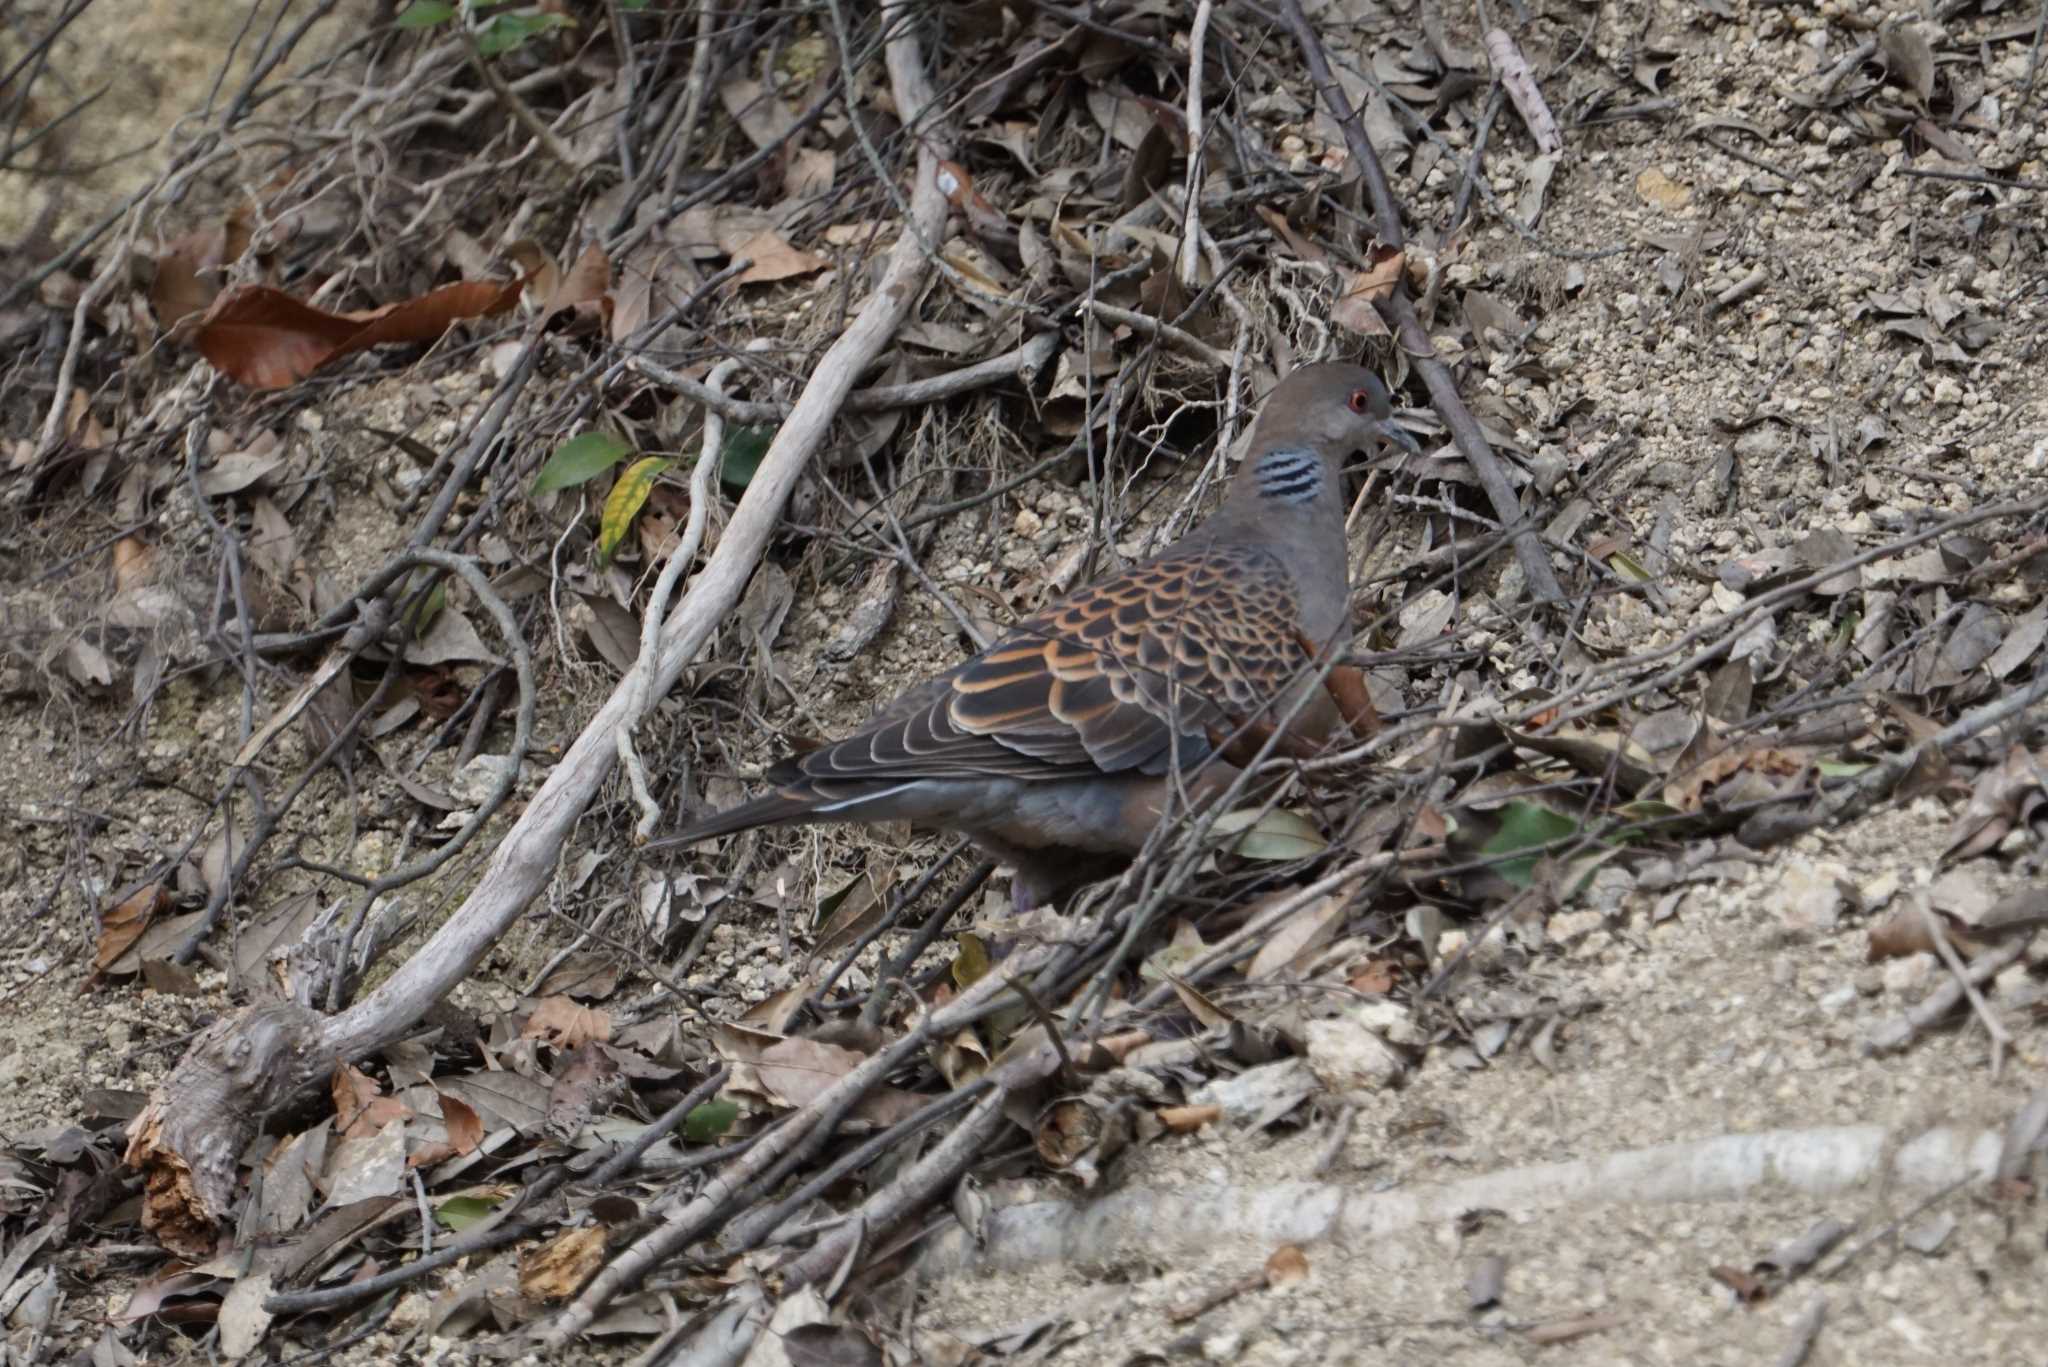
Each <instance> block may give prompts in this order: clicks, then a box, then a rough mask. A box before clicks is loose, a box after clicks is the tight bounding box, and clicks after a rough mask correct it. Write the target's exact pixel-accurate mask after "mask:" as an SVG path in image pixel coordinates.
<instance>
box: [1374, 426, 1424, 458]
mask: <svg viewBox="0 0 2048 1367" xmlns="http://www.w3.org/2000/svg"><path fill="white" fill-rule="evenodd" d="M1379 431H1380V440H1381V441H1384V442H1385V443H1386V444H1387V445H1388V446H1391V447H1398V448H1400V449H1401V450H1403V451H1406V452H1407V453H1408V454H1409V455H1411V456H1419V455H1421V454H1422V443H1421V442H1419V441H1417V440H1416V439H1415V434H1414V433H1413V432H1410V431H1409V430H1408V429H1407V428H1405V427H1403V426H1401V425H1400V424H1399V423H1397V422H1395V421H1394V420H1393V419H1392V418H1382V419H1380V423H1379Z"/></svg>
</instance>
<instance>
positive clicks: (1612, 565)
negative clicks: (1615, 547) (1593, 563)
mask: <svg viewBox="0 0 2048 1367" xmlns="http://www.w3.org/2000/svg"><path fill="white" fill-rule="evenodd" d="M1607 567H1608V568H1609V569H1611V570H1613V571H1614V572H1615V573H1616V574H1618V575H1620V576H1621V577H1622V578H1623V579H1626V580H1628V581H1629V582H1631V583H1635V584H1647V583H1649V582H1650V581H1651V580H1652V579H1655V578H1656V577H1657V576H1656V575H1654V574H1651V573H1650V572H1649V571H1648V570H1646V569H1644V568H1643V567H1642V564H1641V563H1640V562H1639V561H1637V560H1636V558H1635V557H1634V556H1632V555H1630V554H1629V553H1628V552H1626V551H1616V552H1614V553H1613V554H1612V555H1610V556H1608V557H1607Z"/></svg>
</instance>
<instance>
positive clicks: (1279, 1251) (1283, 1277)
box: [1266, 1244, 1308, 1286]
mask: <svg viewBox="0 0 2048 1367" xmlns="http://www.w3.org/2000/svg"><path fill="white" fill-rule="evenodd" d="M1307 1276H1308V1255H1307V1254H1306V1253H1303V1252H1302V1251H1301V1245H1299V1244H1282V1245H1280V1247H1278V1248H1276V1249H1274V1250H1273V1253H1272V1256H1270V1257H1268V1258H1267V1259H1266V1285H1268V1286H1291V1285H1293V1284H1294V1283H1295V1282H1298V1281H1301V1280H1303V1279H1304V1278H1306V1277H1307Z"/></svg>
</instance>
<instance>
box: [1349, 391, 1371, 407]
mask: <svg viewBox="0 0 2048 1367" xmlns="http://www.w3.org/2000/svg"><path fill="white" fill-rule="evenodd" d="M1351 411H1352V412H1354V413H1369V412H1371V411H1372V391H1370V390H1366V389H1354V390H1352V391H1351Z"/></svg>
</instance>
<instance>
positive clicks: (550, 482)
mask: <svg viewBox="0 0 2048 1367" xmlns="http://www.w3.org/2000/svg"><path fill="white" fill-rule="evenodd" d="M632 454H633V448H632V447H630V446H628V445H627V444H626V439H625V438H624V437H618V436H614V435H612V434H611V433H610V432H599V431H596V430H592V431H589V432H580V433H578V434H577V435H575V436H573V437H571V438H569V440H567V441H565V442H563V443H562V444H561V445H560V446H557V447H556V448H555V454H553V455H552V456H549V457H548V463H547V464H546V465H543V466H541V467H540V473H539V474H538V475H536V476H534V479H533V488H532V489H531V490H529V491H528V492H529V494H530V495H531V496H532V497H534V498H539V497H540V496H541V495H542V494H551V493H553V492H554V491H555V490H557V489H572V488H574V487H575V486H577V485H578V484H582V483H584V482H585V481H588V480H593V479H596V478H597V477H598V476H599V475H601V474H603V473H604V472H605V471H607V470H609V469H611V468H612V467H613V466H614V465H617V464H618V463H619V462H620V461H622V460H624V459H625V458H626V457H627V456H630V455H632Z"/></svg>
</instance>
